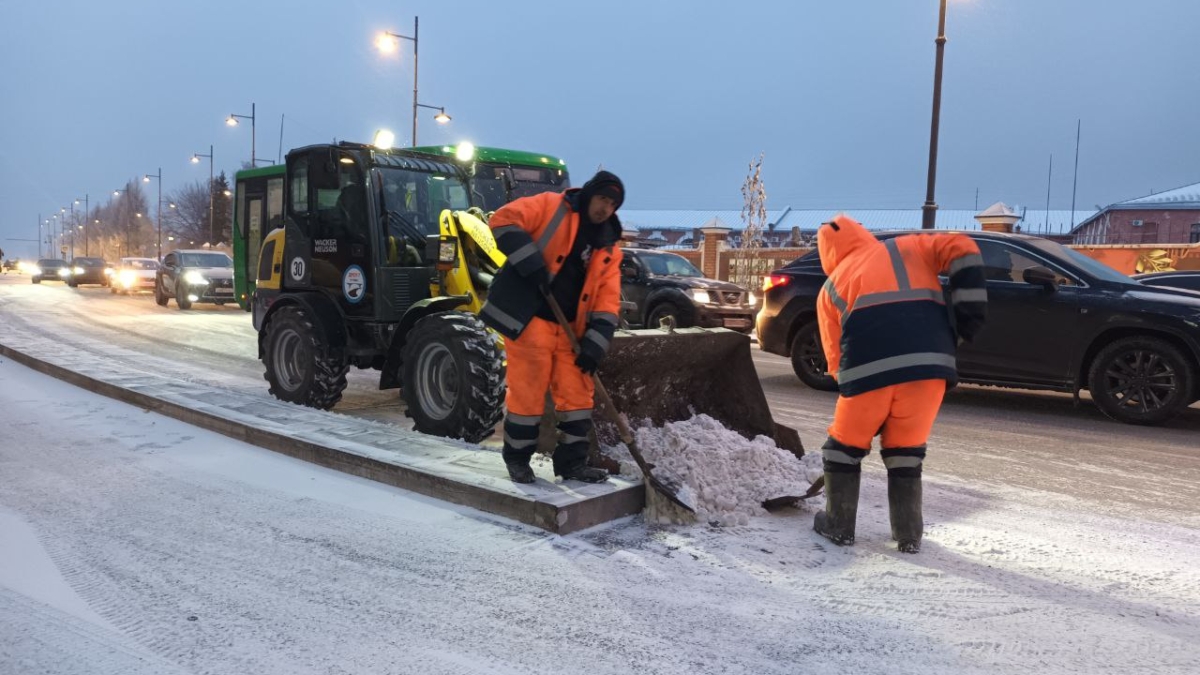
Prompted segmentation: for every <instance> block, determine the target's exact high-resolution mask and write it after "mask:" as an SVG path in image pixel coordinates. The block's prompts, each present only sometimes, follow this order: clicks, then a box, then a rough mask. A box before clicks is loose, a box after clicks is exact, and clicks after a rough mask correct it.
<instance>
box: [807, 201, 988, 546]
mask: <svg viewBox="0 0 1200 675" xmlns="http://www.w3.org/2000/svg"><path fill="white" fill-rule="evenodd" d="M817 250H818V251H819V252H820V256H821V267H822V269H824V270H825V273H826V274H827V275H828V276H829V279H828V280H827V281H826V282H825V286H824V288H822V289H821V293H820V295H819V296H818V297H817V319H818V321H819V323H820V329H821V344H822V346H823V347H824V351H825V358H826V359H827V360H828V363H829V373H830V374H831V375H833V376H834V377H835V378H836V379H837V383H838V391H839V392H840V394H841V395H840V396H839V397H838V401H837V408H836V410H835V412H834V416H833V425H832V426H830V427H829V439H828V440H827V441H826V442H825V445H824V446H823V451H824V453H823V454H824V468H825V491H826V507H825V509H826V510H824V511H821V512H819V513H817V515H816V518H815V520H814V521H813V529H814V530H816V531H817V533H819V534H820V535H822V536H824V537H825V538H827V539H829V540H830V541H832V542H833V543H835V544H838V545H841V546H848V545H850V544H853V543H854V525H855V518H856V516H857V512H858V489H859V479H860V478H861V476H862V473H861V471H862V460H863V458H864V457H866V456H867V454H868V453H869V452H870V450H871V442H872V440H873V439H874V438H875V436H876V435H879V436H881V437H882V438H881V446H882V450H881V451H880V455H881V456H882V457H883V463H884V466H886V467H887V473H888V508H889V512H890V515H891V526H892V538H893V539H895V540H896V543H897V546H898V548H899V549H900V551H903V552H905V553H916V552H917V551H919V550H920V548H921V535H922V534H923V530H924V522H923V520H922V517H921V464H922V463H923V461H924V459H925V443H926V440H927V439H928V438H929V432H930V430H931V429H932V428H933V422H934V419H935V418H936V417H937V414H938V409H939V408H940V407H941V404H942V397H943V395H944V394H945V392H946V389H947V387H950V386H954V384H955V382H956V381H957V371H956V369H955V351H956V348H957V346H958V341H959V340H966V341H970V340H971V339H972V338H974V337H975V335H976V334H977V333H978V332H979V330H980V328H982V327H983V323H984V321H985V320H986V318H987V288H986V285H985V284H986V282H985V280H984V276H983V259H982V257H981V256H980V255H979V247H978V246H976V245H975V242H973V241H971V239H970V238H969V237H967V236H965V235H961V234H914V235H906V236H900V237H896V238H894V239H889V240H888V241H887V242H880V241H879V240H878V239H876V238H875V237H874V236H873V235H872V234H871V233H870V232H868V231H867V230H866V228H864V227H863V226H862V224H860V223H859V222H858V221H856V220H854V219H852V218H850V217H848V216H846V215H844V214H840V215H838V216H837V217H836V218H834V219H833V221H832V222H829V223H824V224H823V225H821V227H820V229H819V230H818V231H817ZM939 274H946V275H948V277H949V281H950V304H951V308H952V311H947V308H946V305H945V296H944V293H943V291H942V285H941V283H940V282H939V280H938V275H939ZM956 333H957V334H956Z"/></svg>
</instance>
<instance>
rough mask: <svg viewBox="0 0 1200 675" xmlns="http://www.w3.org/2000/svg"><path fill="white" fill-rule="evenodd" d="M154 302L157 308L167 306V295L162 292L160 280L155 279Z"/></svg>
mask: <svg viewBox="0 0 1200 675" xmlns="http://www.w3.org/2000/svg"><path fill="white" fill-rule="evenodd" d="M154 302H155V304H157V305H158V306H159V307H166V306H167V294H166V293H164V292H163V282H162V279H156V280H155V281H154Z"/></svg>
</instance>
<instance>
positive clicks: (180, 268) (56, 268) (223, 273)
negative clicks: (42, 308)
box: [26, 250, 234, 309]
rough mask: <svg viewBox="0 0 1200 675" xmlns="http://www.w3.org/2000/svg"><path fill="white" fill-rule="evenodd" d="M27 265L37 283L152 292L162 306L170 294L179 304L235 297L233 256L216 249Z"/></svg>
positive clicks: (218, 301) (187, 306)
mask: <svg viewBox="0 0 1200 675" xmlns="http://www.w3.org/2000/svg"><path fill="white" fill-rule="evenodd" d="M26 270H27V271H28V272H29V273H30V276H31V278H32V280H33V283H35V284H40V283H42V282H43V281H61V282H63V283H65V284H67V285H68V286H70V287H72V288H76V287H78V286H81V285H89V284H90V285H96V286H101V287H107V288H109V289H110V290H111V292H113V293H124V294H131V293H137V292H140V291H147V292H153V293H154V300H155V302H157V303H158V304H159V305H160V306H163V307H165V306H166V305H167V302H168V301H169V300H170V299H171V298H174V299H175V304H176V305H178V307H179V308H180V309H190V308H191V306H192V305H193V304H195V303H198V302H201V303H213V304H216V305H224V304H225V303H227V302H234V295H233V260H232V259H230V257H229V256H228V255H226V254H224V253H221V252H219V251H205V250H177V251H171V252H170V253H168V254H167V255H166V256H164V257H163V260H162V262H161V263H159V262H158V261H157V260H155V259H154V258H135V257H130V258H121V260H120V262H119V263H117V264H116V265H115V266H114V265H110V264H109V263H107V262H106V261H105V260H104V259H103V258H92V257H77V258H75V259H74V260H72V261H71V262H70V263H68V262H67V261H65V260H60V259H57V258H43V259H41V260H39V261H37V263H36V264H35V265H32V266H26Z"/></svg>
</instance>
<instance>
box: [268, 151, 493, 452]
mask: <svg viewBox="0 0 1200 675" xmlns="http://www.w3.org/2000/svg"><path fill="white" fill-rule="evenodd" d="M284 190H285V197H284V202H285V205H284V219H283V226H282V227H280V228H277V229H275V230H273V231H271V232H270V233H269V234H268V235H267V236H266V238H265V239H264V241H263V244H262V247H261V249H260V253H259V264H258V273H257V283H256V286H255V291H254V295H253V299H252V302H251V311H252V313H253V318H254V327H255V329H256V330H257V331H258V347H259V349H258V351H259V358H260V359H261V360H262V362H263V365H264V366H265V368H266V373H265V377H266V379H267V381H268V382H269V384H270V391H271V393H272V394H273V395H275V396H276V397H277V398H280V399H282V400H285V401H291V402H293V403H299V404H302V405H307V406H312V407H315V408H322V409H329V408H332V407H333V406H334V405H335V404H336V403H337V402H338V401H339V400H340V399H341V396H342V391H343V390H344V389H345V387H346V373H347V372H348V371H349V369H350V367H351V366H354V367H357V368H373V369H376V370H379V371H380V378H379V386H380V388H381V389H393V388H397V387H399V388H400V393H401V396H402V397H403V399H404V402H405V404H406V407H407V411H408V414H409V415H410V416H411V417H412V418H413V422H414V425H415V427H416V429H417V430H418V431H421V432H423V433H428V434H434V435H438V436H448V437H452V438H462V439H465V440H467V441H471V442H478V441H480V440H482V439H483V438H485V437H486V436H488V435H489V434H490V433H491V432H492V430H493V429H494V428H495V426H496V424H497V423H498V422H499V421H500V419H501V417H502V416H503V405H504V391H505V389H504V351H503V343H502V342H501V340H500V338H499V337H498V336H497V335H495V334H494V333H492V332H490V331H488V330H487V329H486V328H485V327H484V325H483V323H482V322H481V321H480V320H479V319H478V317H477V314H478V311H479V309H480V308H481V307H482V304H483V299H484V298H485V297H486V296H485V294H486V292H487V287H488V285H489V284H490V281H491V277H492V275H494V274H495V272H496V271H497V270H498V269H499V267H500V265H502V264H503V262H504V256H503V254H501V253H500V252H499V251H498V250H496V247H495V241H494V240H493V239H492V236H491V232H490V231H489V230H488V228H487V225H486V224H484V223H483V222H482V221H480V220H479V219H478V217H477V216H476V215H473V214H470V213H467V209H469V208H470V206H471V200H470V193H469V188H468V185H467V176H466V175H465V173H464V172H463V170H462V169H461V168H460V167H459V166H458V165H455V164H452V163H450V162H447V161H445V160H443V159H441V158H438V157H432V156H427V155H422V154H419V153H412V152H408V151H403V150H379V149H376V148H373V147H371V146H365V145H359V144H353V143H340V144H337V145H314V146H309V147H305V148H300V149H297V150H293V151H292V152H290V153H288V156H287V164H286V176H285V187H284ZM478 215H482V214H478ZM464 222H465V223H466V224H465V225H464V224H463V223H464Z"/></svg>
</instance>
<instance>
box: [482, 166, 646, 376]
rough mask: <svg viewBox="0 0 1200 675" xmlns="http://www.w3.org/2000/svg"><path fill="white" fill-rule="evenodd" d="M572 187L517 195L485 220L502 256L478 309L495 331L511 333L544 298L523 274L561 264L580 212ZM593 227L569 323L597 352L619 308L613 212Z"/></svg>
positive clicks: (613, 327) (604, 347)
mask: <svg viewBox="0 0 1200 675" xmlns="http://www.w3.org/2000/svg"><path fill="white" fill-rule="evenodd" d="M578 192H579V190H578V189H570V190H567V191H566V192H564V193H561V194H560V193H555V192H544V193H542V194H538V195H534V196H531V197H524V198H522V199H517V200H515V201H513V202H510V203H509V204H506V205H504V206H502V207H500V208H499V209H498V210H497V211H496V213H494V214H493V215H492V217H491V219H490V220H489V222H488V224H489V226H490V227H491V228H492V234H493V235H495V237H496V245H497V246H498V247H499V248H500V250H501V251H502V252H503V253H504V254H505V255H506V256H508V258H507V260H506V261H505V263H504V267H502V268H501V269H500V272H499V273H498V274H497V275H496V278H495V279H494V280H493V282H492V287H491V289H490V290H489V291H488V298H487V302H486V303H484V306H483V309H482V310H481V311H480V318H481V319H483V321H484V323H486V324H487V325H489V326H491V327H492V328H494V329H495V330H496V331H497V332H499V333H500V334H501V335H504V336H505V337H508V338H513V339H515V338H517V337H518V336H519V335H520V334H521V332H522V331H524V330H525V327H526V326H527V325H529V322H530V321H531V320H532V319H533V317H534V315H535V314H536V313H537V310H538V308H539V307H540V306H541V304H542V303H543V302H545V300H544V298H543V297H542V295H541V292H540V290H539V289H538V288H537V286H536V282H534V281H532V280H531V279H529V278H528V275H529V274H530V273H531V272H532V271H533V270H536V268H537V267H538V266H539V263H541V264H544V265H545V266H546V269H547V271H548V272H549V274H550V277H551V278H553V277H554V275H556V274H557V273H558V271H559V269H561V268H562V265H563V262H564V261H565V260H566V259H567V256H568V255H569V254H570V252H571V245H572V244H573V243H574V242H575V237H577V236H582V234H581V233H580V232H579V227H580V216H579V213H578V212H577V211H576V210H575V208H576V207H575V201H576V197H577V195H578ZM593 227H599V228H602V230H601V231H600V233H599V236H598V237H593V241H597V242H599V243H600V246H599V247H597V248H595V249H593V250H592V251H591V253H590V258H588V260H587V271H586V276H585V277H584V282H583V288H582V290H581V292H580V294H579V306H578V308H577V310H576V312H575V322H574V325H573V326H572V327H573V328H574V329H575V334H576V336H578V337H579V338H580V339H581V340H584V341H589V342H592V343H594V345H595V346H596V347H598V348H599V349H600V351H601V354H603V353H606V352H607V351H608V345H609V341H611V340H612V336H613V333H614V332H615V331H616V328H617V313H618V312H619V311H620V308H621V274H620V270H621V258H622V253H621V249H620V247H618V246H617V245H616V244H617V242H618V241H620V238H621V226H620V221H618V220H617V219H616V218H612V219H610V220H609V221H608V222H605V223H601V224H599V225H593Z"/></svg>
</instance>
